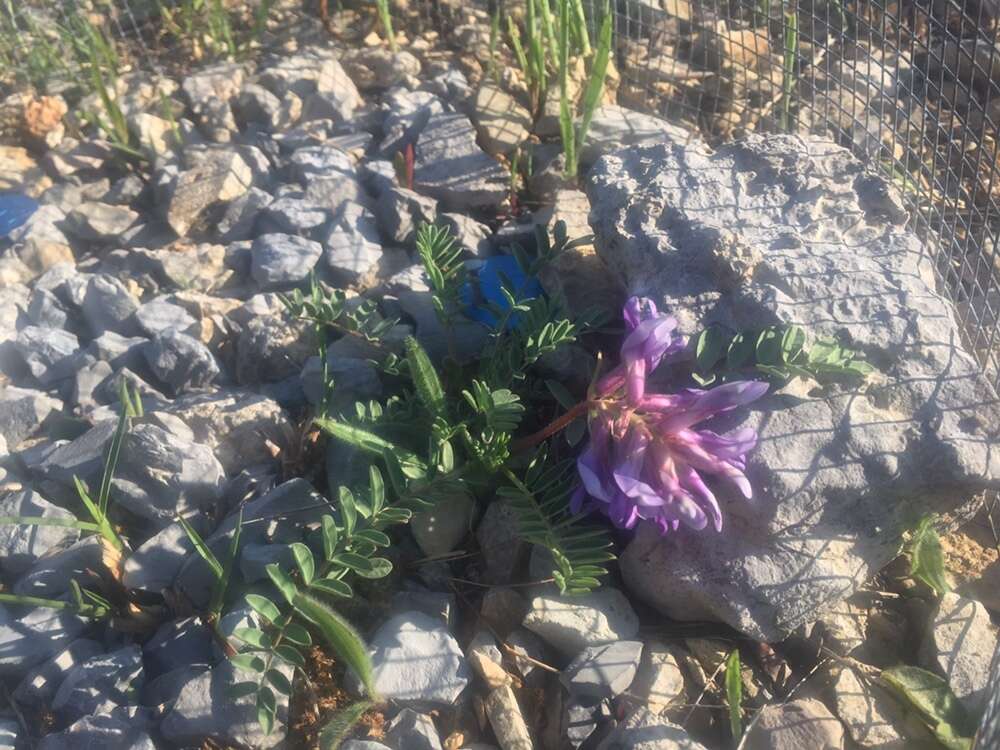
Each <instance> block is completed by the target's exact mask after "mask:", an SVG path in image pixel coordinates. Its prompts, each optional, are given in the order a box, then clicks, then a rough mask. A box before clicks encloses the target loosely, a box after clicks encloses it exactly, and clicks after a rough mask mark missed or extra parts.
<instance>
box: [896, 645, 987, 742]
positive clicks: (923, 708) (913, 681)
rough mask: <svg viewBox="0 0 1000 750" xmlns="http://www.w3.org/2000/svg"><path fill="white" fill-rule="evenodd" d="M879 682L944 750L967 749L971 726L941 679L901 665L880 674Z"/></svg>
mask: <svg viewBox="0 0 1000 750" xmlns="http://www.w3.org/2000/svg"><path fill="white" fill-rule="evenodd" d="M879 682H881V683H882V684H883V685H885V686H886V687H888V688H889V690H891V691H892V692H893V693H895V694H896V695H897V696H899V698H901V699H902V700H903V702H904V703H906V704H907V705H909V706H910V707H912V708H913V709H914V710H915V711H916V713H917V715H918V716H919V717H920V719H922V720H923V722H924V723H925V724H926V725H927V728H928V729H930V731H931V732H933V733H934V736H935V737H936V738H937V739H938V741H939V742H940V743H941V745H942V746H943V747H945V748H947V750H970V748H971V747H972V745H973V740H972V735H973V734H974V733H975V727H974V724H973V722H972V721H971V720H970V717H969V716H968V715H967V714H966V712H965V710H964V709H963V708H962V704H961V703H959V701H958V699H957V698H956V697H955V694H954V693H952V691H951V688H949V687H948V683H947V681H945V680H944V679H943V678H941V677H938V676H937V675H936V674H933V673H931V672H928V671H926V670H923V669H920V668H919V667H911V666H908V665H901V666H898V667H892V668H890V669H886V670H885V671H883V672H882V673H881V674H880V675H879Z"/></svg>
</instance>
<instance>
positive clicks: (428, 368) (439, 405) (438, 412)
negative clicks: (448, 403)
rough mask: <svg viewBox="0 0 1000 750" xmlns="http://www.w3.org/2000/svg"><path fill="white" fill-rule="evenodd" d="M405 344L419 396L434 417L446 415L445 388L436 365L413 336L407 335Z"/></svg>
mask: <svg viewBox="0 0 1000 750" xmlns="http://www.w3.org/2000/svg"><path fill="white" fill-rule="evenodd" d="M404 344H405V346H406V361H407V363H409V365H410V378H411V379H412V380H413V387H414V389H415V390H416V392H417V397H418V398H419V399H420V401H421V403H423V405H424V407H425V408H426V409H427V411H429V412H430V413H431V416H432V417H444V416H445V413H446V412H445V400H444V388H442V387H441V380H440V378H438V374H437V370H435V369H434V365H432V364H431V359H430V357H428V356H427V352H426V351H424V348H423V347H422V346H421V345H420V342H418V341H417V340H416V339H415V338H414V337H413V336H407V337H406V341H405V342H404Z"/></svg>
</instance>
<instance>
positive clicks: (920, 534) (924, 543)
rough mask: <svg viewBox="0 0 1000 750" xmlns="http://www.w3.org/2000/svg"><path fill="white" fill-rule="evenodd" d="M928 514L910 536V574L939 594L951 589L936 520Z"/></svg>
mask: <svg viewBox="0 0 1000 750" xmlns="http://www.w3.org/2000/svg"><path fill="white" fill-rule="evenodd" d="M936 520H937V519H936V518H935V517H934V515H933V514H928V515H926V516H924V517H923V518H921V519H920V521H919V523H918V524H917V528H916V529H914V531H913V536H912V537H911V538H910V544H909V550H908V552H909V556H910V575H911V576H913V577H914V578H916V579H917V580H919V581H923V582H924V583H926V584H927V585H928V586H930V587H931V588H932V589H933V590H934V593H935V594H937V595H938V596H941V595H942V594H945V593H947V592H949V591H951V586H950V585H948V578H947V576H946V575H945V569H944V553H943V552H942V551H941V539H940V538H939V537H938V533H937V530H936V529H935V528H934V522H935V521H936Z"/></svg>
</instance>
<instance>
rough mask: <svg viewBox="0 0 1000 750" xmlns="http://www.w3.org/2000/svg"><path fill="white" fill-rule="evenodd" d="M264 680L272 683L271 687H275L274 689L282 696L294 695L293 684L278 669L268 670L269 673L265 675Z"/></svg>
mask: <svg viewBox="0 0 1000 750" xmlns="http://www.w3.org/2000/svg"><path fill="white" fill-rule="evenodd" d="M264 679H265V680H267V681H268V682H270V683H271V685H273V686H274V689H275V690H277V691H278V692H279V693H281V694H282V695H291V694H292V683H291V682H289V681H288V678H287V677H285V675H284V674H282V673H281V672H280V671H278V670H277V669H269V670H267V672H265V673H264Z"/></svg>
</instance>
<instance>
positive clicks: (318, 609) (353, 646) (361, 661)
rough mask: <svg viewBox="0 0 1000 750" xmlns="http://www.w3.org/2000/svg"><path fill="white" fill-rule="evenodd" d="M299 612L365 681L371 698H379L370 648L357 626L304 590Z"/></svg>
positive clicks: (297, 600)
mask: <svg viewBox="0 0 1000 750" xmlns="http://www.w3.org/2000/svg"><path fill="white" fill-rule="evenodd" d="M294 606H295V610H296V611H297V612H299V613H300V614H302V615H303V616H304V617H305V618H306V619H308V620H310V621H311V622H312V623H313V624H314V625H316V627H317V628H318V629H319V631H320V633H322V634H323V638H324V639H325V640H326V642H327V643H328V644H329V645H330V647H331V648H332V649H333V652H334V654H336V655H337V656H339V657H340V658H341V659H342V660H343V661H344V663H345V664H347V666H349V667H350V668H351V669H352V670H353V671H354V673H355V674H356V675H357V676H358V679H359V680H361V684H362V685H364V687H365V690H366V692H367V693H368V695H369V697H375V695H376V693H375V683H374V678H373V675H372V661H371V657H370V656H369V655H368V647H367V646H366V645H365V643H364V641H363V640H361V636H360V635H359V634H358V632H357V631H356V630H355V629H354V627H353V626H352V625H351V624H350V623H349V622H347V620H345V619H344V618H343V617H341V616H340V615H339V614H337V613H336V612H334V611H333V610H332V609H330V607H328V606H326V605H325V604H323V603H322V602H321V601H319V600H318V599H315V598H314V597H312V596H310V595H309V594H307V593H305V592H302V591H300V592H299V593H298V595H297V596H296V597H295V602H294Z"/></svg>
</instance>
